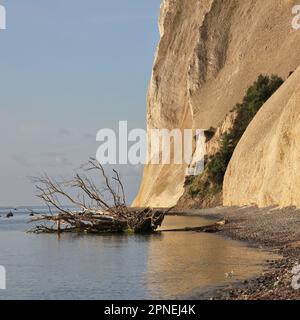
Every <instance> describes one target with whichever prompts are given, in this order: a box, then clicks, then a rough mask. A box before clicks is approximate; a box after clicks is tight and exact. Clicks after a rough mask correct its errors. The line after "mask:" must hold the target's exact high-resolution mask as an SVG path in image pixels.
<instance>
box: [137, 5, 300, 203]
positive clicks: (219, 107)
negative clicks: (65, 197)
mask: <svg viewBox="0 0 300 320" xmlns="http://www.w3.org/2000/svg"><path fill="white" fill-rule="evenodd" d="M294 4H295V3H294V1H292V0H291V1H290V0H286V1H282V0H267V1H264V2H262V1H259V0H245V1H236V0H226V1H219V0H203V1H202V0H201V1H200V0H165V1H163V2H162V6H161V15H160V22H159V25H160V32H161V40H160V43H159V45H158V49H157V53H156V57H155V62H154V66H153V72H152V76H151V81H150V85H149V93H148V112H147V122H148V128H168V129H174V128H181V129H183V128H191V127H193V128H199V129H208V128H210V127H218V125H220V124H221V122H222V121H223V120H224V118H225V116H226V114H227V113H228V112H229V111H230V110H231V109H232V107H233V106H235V104H236V103H238V102H240V101H241V99H242V97H243V96H244V95H245V92H246V89H247V88H248V87H249V86H250V85H251V84H252V83H253V82H254V81H255V80H256V79H257V77H258V75H259V74H269V75H271V74H277V75H278V76H280V77H282V78H284V79H285V78H286V77H287V76H288V74H289V73H290V71H292V70H295V69H296V68H297V66H298V65H299V64H300V55H299V54H298V53H299V50H300V41H299V40H300V39H299V38H300V32H297V31H296V30H295V29H293V28H292V19H293V15H292V8H293V6H294ZM185 169H186V166H184V165H181V166H180V165H165V166H159V165H147V166H146V167H145V171H144V176H143V180H142V184H141V188H140V192H139V194H138V195H137V197H136V199H135V201H134V203H133V205H134V206H156V207H168V206H172V205H175V204H176V202H177V200H178V199H179V197H180V196H181V195H182V193H183V183H184V179H185Z"/></svg>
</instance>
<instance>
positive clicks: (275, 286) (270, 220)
mask: <svg viewBox="0 0 300 320" xmlns="http://www.w3.org/2000/svg"><path fill="white" fill-rule="evenodd" d="M172 214H182V215H187V216H201V217H203V218H208V219H212V220H214V219H216V220H220V219H224V218H225V219H226V220H228V224H227V225H226V226H225V227H224V230H223V231H221V234H222V235H224V236H226V237H229V238H231V239H234V240H241V241H245V242H247V244H248V245H250V246H253V247H256V248H263V249H267V250H269V251H271V252H273V253H278V254H280V255H281V256H282V258H281V259H279V260H276V261H275V260H273V261H268V267H267V269H266V270H265V271H264V272H263V273H262V274H261V275H260V276H259V277H257V278H255V279H249V280H247V281H244V282H243V283H239V284H235V285H229V286H227V287H224V288H221V289H217V290H215V291H214V292H211V293H210V296H208V297H206V298H209V299H229V300H234V299H238V300H253V299H255V300H257V299H258V300H287V299H297V300H298V299H300V290H295V289H293V287H292V279H293V277H294V275H293V273H292V269H293V267H294V266H295V265H296V263H300V210H299V209H296V208H293V207H291V208H284V209H280V208H277V207H270V208H264V209H259V208H257V207H243V208H237V207H230V208H228V207H227V208H226V207H219V208H213V209H203V210H197V209H193V210H185V211H184V212H182V211H181V212H176V211H175V212H172Z"/></svg>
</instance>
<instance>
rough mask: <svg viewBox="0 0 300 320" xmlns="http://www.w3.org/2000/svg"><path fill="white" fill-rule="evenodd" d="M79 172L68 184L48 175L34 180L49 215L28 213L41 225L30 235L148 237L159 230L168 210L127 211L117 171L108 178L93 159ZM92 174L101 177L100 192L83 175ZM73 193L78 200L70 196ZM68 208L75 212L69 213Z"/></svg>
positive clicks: (70, 211)
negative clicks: (72, 233)
mask: <svg viewBox="0 0 300 320" xmlns="http://www.w3.org/2000/svg"><path fill="white" fill-rule="evenodd" d="M81 170H83V173H81V174H79V173H78V172H76V173H75V176H74V178H73V179H72V180H71V181H60V182H58V181H56V180H53V179H51V178H50V177H49V176H48V175H44V176H42V177H39V178H33V181H34V182H35V184H36V189H37V191H38V194H37V196H38V197H39V198H40V199H41V200H42V201H43V202H44V203H45V204H46V206H47V207H48V211H49V213H48V214H40V213H38V212H34V211H31V213H32V214H33V215H34V217H33V218H32V222H35V223H37V222H42V224H37V225H36V226H35V227H34V228H33V229H32V230H30V232H34V233H58V234H60V233H62V232H77V233H112V232H113V233H117V232H128V231H129V232H135V233H148V232H153V231H155V230H156V229H157V228H158V227H159V226H161V224H162V222H163V220H164V217H165V215H166V214H167V212H168V211H169V210H168V211H167V210H166V211H164V210H153V209H150V208H145V209H136V210H132V209H130V208H128V206H127V205H126V199H125V192H124V187H123V183H122V181H121V178H120V175H119V173H118V172H117V171H116V170H113V176H112V177H109V176H108V175H107V174H106V172H105V170H104V168H103V166H102V165H101V164H99V163H98V162H97V161H96V160H95V159H90V161H89V162H88V163H87V164H86V165H85V166H82V167H81ZM92 171H93V172H96V173H98V174H100V178H101V179H102V180H103V181H104V186H102V188H99V187H97V186H96V184H95V183H94V182H93V180H92V179H91V178H90V177H88V176H87V175H86V173H88V172H92ZM76 191H77V196H73V194H74V192H76ZM63 204H64V205H63ZM66 204H67V205H66ZM71 206H72V207H74V206H75V207H76V208H77V209H76V210H74V209H70V207H71Z"/></svg>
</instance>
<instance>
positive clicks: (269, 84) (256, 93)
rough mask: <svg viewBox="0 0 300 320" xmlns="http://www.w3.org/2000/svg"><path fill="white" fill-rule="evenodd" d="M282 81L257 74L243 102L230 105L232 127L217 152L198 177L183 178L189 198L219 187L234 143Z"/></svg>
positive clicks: (225, 134) (224, 135) (222, 139)
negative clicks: (232, 119) (233, 114)
mask: <svg viewBox="0 0 300 320" xmlns="http://www.w3.org/2000/svg"><path fill="white" fill-rule="evenodd" d="M283 82H284V81H283V80H282V79H281V78H279V77H278V76H274V75H273V76H271V77H269V76H266V75H260V76H259V77H258V79H257V80H256V81H255V82H254V83H253V85H252V86H251V87H250V88H249V89H248V90H247V93H246V95H245V97H244V99H243V102H242V103H241V104H237V105H236V106H235V107H234V110H236V111H237V116H236V119H235V121H234V123H233V127H232V129H231V130H229V131H228V132H226V133H224V134H223V135H222V136H221V139H220V142H219V148H220V149H219V152H217V153H216V154H215V155H214V156H212V157H210V158H209V159H207V161H206V166H205V172H204V173H203V174H202V175H201V176H202V177H201V176H200V177H190V178H189V179H188V180H187V181H186V187H187V191H188V194H189V195H190V196H191V197H193V198H195V197H200V198H202V197H205V196H206V194H207V195H208V194H211V192H216V193H217V192H220V191H221V190H222V186H223V180H224V176H225V172H226V170H227V167H228V164H229V161H230V159H231V157H232V155H233V152H234V150H235V148H236V146H237V144H238V143H239V141H240V139H241V137H242V136H243V134H244V132H245V130H246V129H247V127H248V125H249V124H250V122H251V121H252V119H253V118H254V117H255V115H256V113H257V112H258V111H259V109H260V108H261V107H262V106H263V104H264V103H265V102H266V101H267V100H268V99H269V98H270V97H271V96H272V95H273V94H274V93H275V91H276V90H277V89H278V88H279V87H280V86H281V85H282V84H283ZM204 177H205V178H204Z"/></svg>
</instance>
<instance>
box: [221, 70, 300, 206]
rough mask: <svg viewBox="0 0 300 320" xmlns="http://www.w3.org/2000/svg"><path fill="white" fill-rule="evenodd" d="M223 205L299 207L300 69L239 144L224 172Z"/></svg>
mask: <svg viewBox="0 0 300 320" xmlns="http://www.w3.org/2000/svg"><path fill="white" fill-rule="evenodd" d="M224 204H225V205H251V204H256V205H258V206H261V207H266V206H271V205H279V206H282V207H286V206H291V205H293V206H297V207H300V67H299V68H298V69H297V71H296V72H294V74H293V75H292V76H291V77H290V78H289V79H288V80H287V81H286V82H285V84H284V85H283V86H282V87H281V88H280V89H279V90H278V91H277V92H276V93H275V94H274V95H273V96H272V97H271V98H270V99H269V100H268V101H267V103H266V104H265V105H264V106H263V107H262V109H261V110H260V111H259V112H258V114H257V115H256V117H255V118H254V120H253V121H252V122H251V124H250V126H249V127H248V128H247V130H246V132H245V134H244V136H243V137H242V139H241V141H240V142H239V144H238V146H237V148H236V150H235V152H234V155H233V157H232V159H231V162H230V164H229V167H228V169H227V172H226V176H225V181H224Z"/></svg>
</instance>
